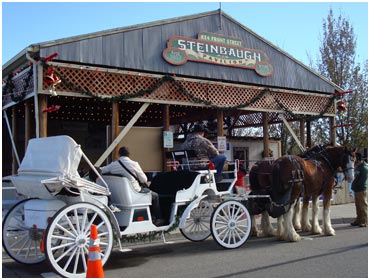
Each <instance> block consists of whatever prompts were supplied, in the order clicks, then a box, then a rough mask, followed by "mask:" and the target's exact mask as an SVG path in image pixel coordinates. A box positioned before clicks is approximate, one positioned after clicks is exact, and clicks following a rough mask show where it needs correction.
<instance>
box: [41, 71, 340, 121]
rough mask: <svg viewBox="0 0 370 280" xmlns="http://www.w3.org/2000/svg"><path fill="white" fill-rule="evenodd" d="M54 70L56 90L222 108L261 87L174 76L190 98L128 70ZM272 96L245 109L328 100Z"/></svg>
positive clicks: (313, 109)
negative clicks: (57, 81)
mask: <svg viewBox="0 0 370 280" xmlns="http://www.w3.org/2000/svg"><path fill="white" fill-rule="evenodd" d="M57 72H58V73H59V74H60V75H61V76H62V77H63V78H64V79H65V80H67V81H68V82H69V83H70V84H60V85H58V86H57V91H58V92H63V91H68V92H71V91H72V92H76V91H77V92H80V93H81V90H82V92H84V91H85V92H90V93H91V94H93V95H97V96H99V95H106V96H112V97H114V96H124V95H132V94H137V93H139V92H140V91H145V90H147V91H151V92H150V93H148V94H146V95H144V96H140V98H143V99H148V100H151V101H155V100H158V101H159V100H160V101H168V102H169V103H171V102H172V101H173V102H184V103H196V102H195V101H194V99H196V100H197V101H198V102H200V103H201V104H202V105H204V104H210V105H211V106H219V107H223V108H225V107H232V106H237V105H240V104H247V103H248V102H250V101H251V100H252V99H253V98H254V97H256V96H257V95H258V94H259V93H260V92H261V89H256V88H251V87H247V86H246V87H240V86H231V85H226V84H225V85H224V84H220V83H211V82H194V81H188V80H184V79H181V78H176V80H177V82H178V83H179V84H181V86H182V87H183V88H184V89H185V90H186V91H187V92H188V93H189V95H191V96H192V98H190V97H189V96H188V95H186V94H185V93H184V92H183V91H182V90H181V88H180V87H179V86H178V85H177V84H176V83H174V82H172V81H167V82H164V83H163V84H162V85H160V86H159V87H158V88H156V89H155V90H153V89H154V88H155V87H156V86H157V85H158V83H160V81H161V78H158V77H154V76H150V75H147V74H145V75H144V74H143V75H137V74H135V75H134V74H132V75H131V74H130V73H111V72H103V71H97V70H88V69H77V68H72V67H71V68H67V67H64V68H63V67H58V68H57ZM72 85H73V86H72ZM44 89H47V86H46V85H44ZM273 96H274V97H273ZM273 96H271V95H270V94H265V95H264V96H263V97H262V98H260V99H259V100H257V101H256V102H254V103H253V104H250V105H249V108H253V109H257V110H258V109H264V110H266V109H267V110H271V111H279V110H281V109H282V108H281V107H280V106H279V105H278V104H277V102H276V101H275V99H277V100H279V101H280V102H281V103H282V104H283V105H284V106H285V107H286V108H288V109H289V110H290V111H293V112H295V113H316V114H318V113H320V112H322V111H323V109H324V108H325V106H326V104H327V103H328V102H329V97H328V96H318V95H310V96H309V95H303V94H295V93H288V92H282V91H281V92H276V91H275V90H274V93H273ZM274 98H275V99H274ZM192 99H193V100H192ZM327 113H330V114H334V105H332V106H331V108H330V109H329V111H328V112H327Z"/></svg>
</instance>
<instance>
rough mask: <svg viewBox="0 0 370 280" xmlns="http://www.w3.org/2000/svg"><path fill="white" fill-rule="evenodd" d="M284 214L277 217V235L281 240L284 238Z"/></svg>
mask: <svg viewBox="0 0 370 280" xmlns="http://www.w3.org/2000/svg"><path fill="white" fill-rule="evenodd" d="M283 216H284V215H281V216H279V217H278V218H277V232H276V235H277V237H278V239H279V240H284V217H283Z"/></svg>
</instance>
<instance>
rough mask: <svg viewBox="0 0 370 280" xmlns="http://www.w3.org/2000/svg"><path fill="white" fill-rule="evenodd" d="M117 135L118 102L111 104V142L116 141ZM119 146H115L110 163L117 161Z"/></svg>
mask: <svg viewBox="0 0 370 280" xmlns="http://www.w3.org/2000/svg"><path fill="white" fill-rule="evenodd" d="M118 133H119V105H118V102H116V101H114V102H112V141H113V140H114V139H116V137H117V136H118ZM119 148H120V147H119V145H117V146H116V147H115V148H114V149H113V151H112V161H115V160H118V158H119V153H118V152H119Z"/></svg>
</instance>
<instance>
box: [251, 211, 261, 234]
mask: <svg viewBox="0 0 370 280" xmlns="http://www.w3.org/2000/svg"><path fill="white" fill-rule="evenodd" d="M251 223H252V227H251V235H252V236H259V231H258V228H257V222H256V215H251Z"/></svg>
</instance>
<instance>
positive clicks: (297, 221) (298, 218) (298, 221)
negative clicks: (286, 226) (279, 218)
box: [293, 198, 302, 230]
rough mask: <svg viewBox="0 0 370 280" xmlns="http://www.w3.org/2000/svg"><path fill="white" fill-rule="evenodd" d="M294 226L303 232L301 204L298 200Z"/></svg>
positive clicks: (295, 208)
mask: <svg viewBox="0 0 370 280" xmlns="http://www.w3.org/2000/svg"><path fill="white" fill-rule="evenodd" d="M293 226H294V229H295V230H301V229H302V226H301V202H300V199H299V198H298V201H297V203H296V205H295V207H294V214H293Z"/></svg>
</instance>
